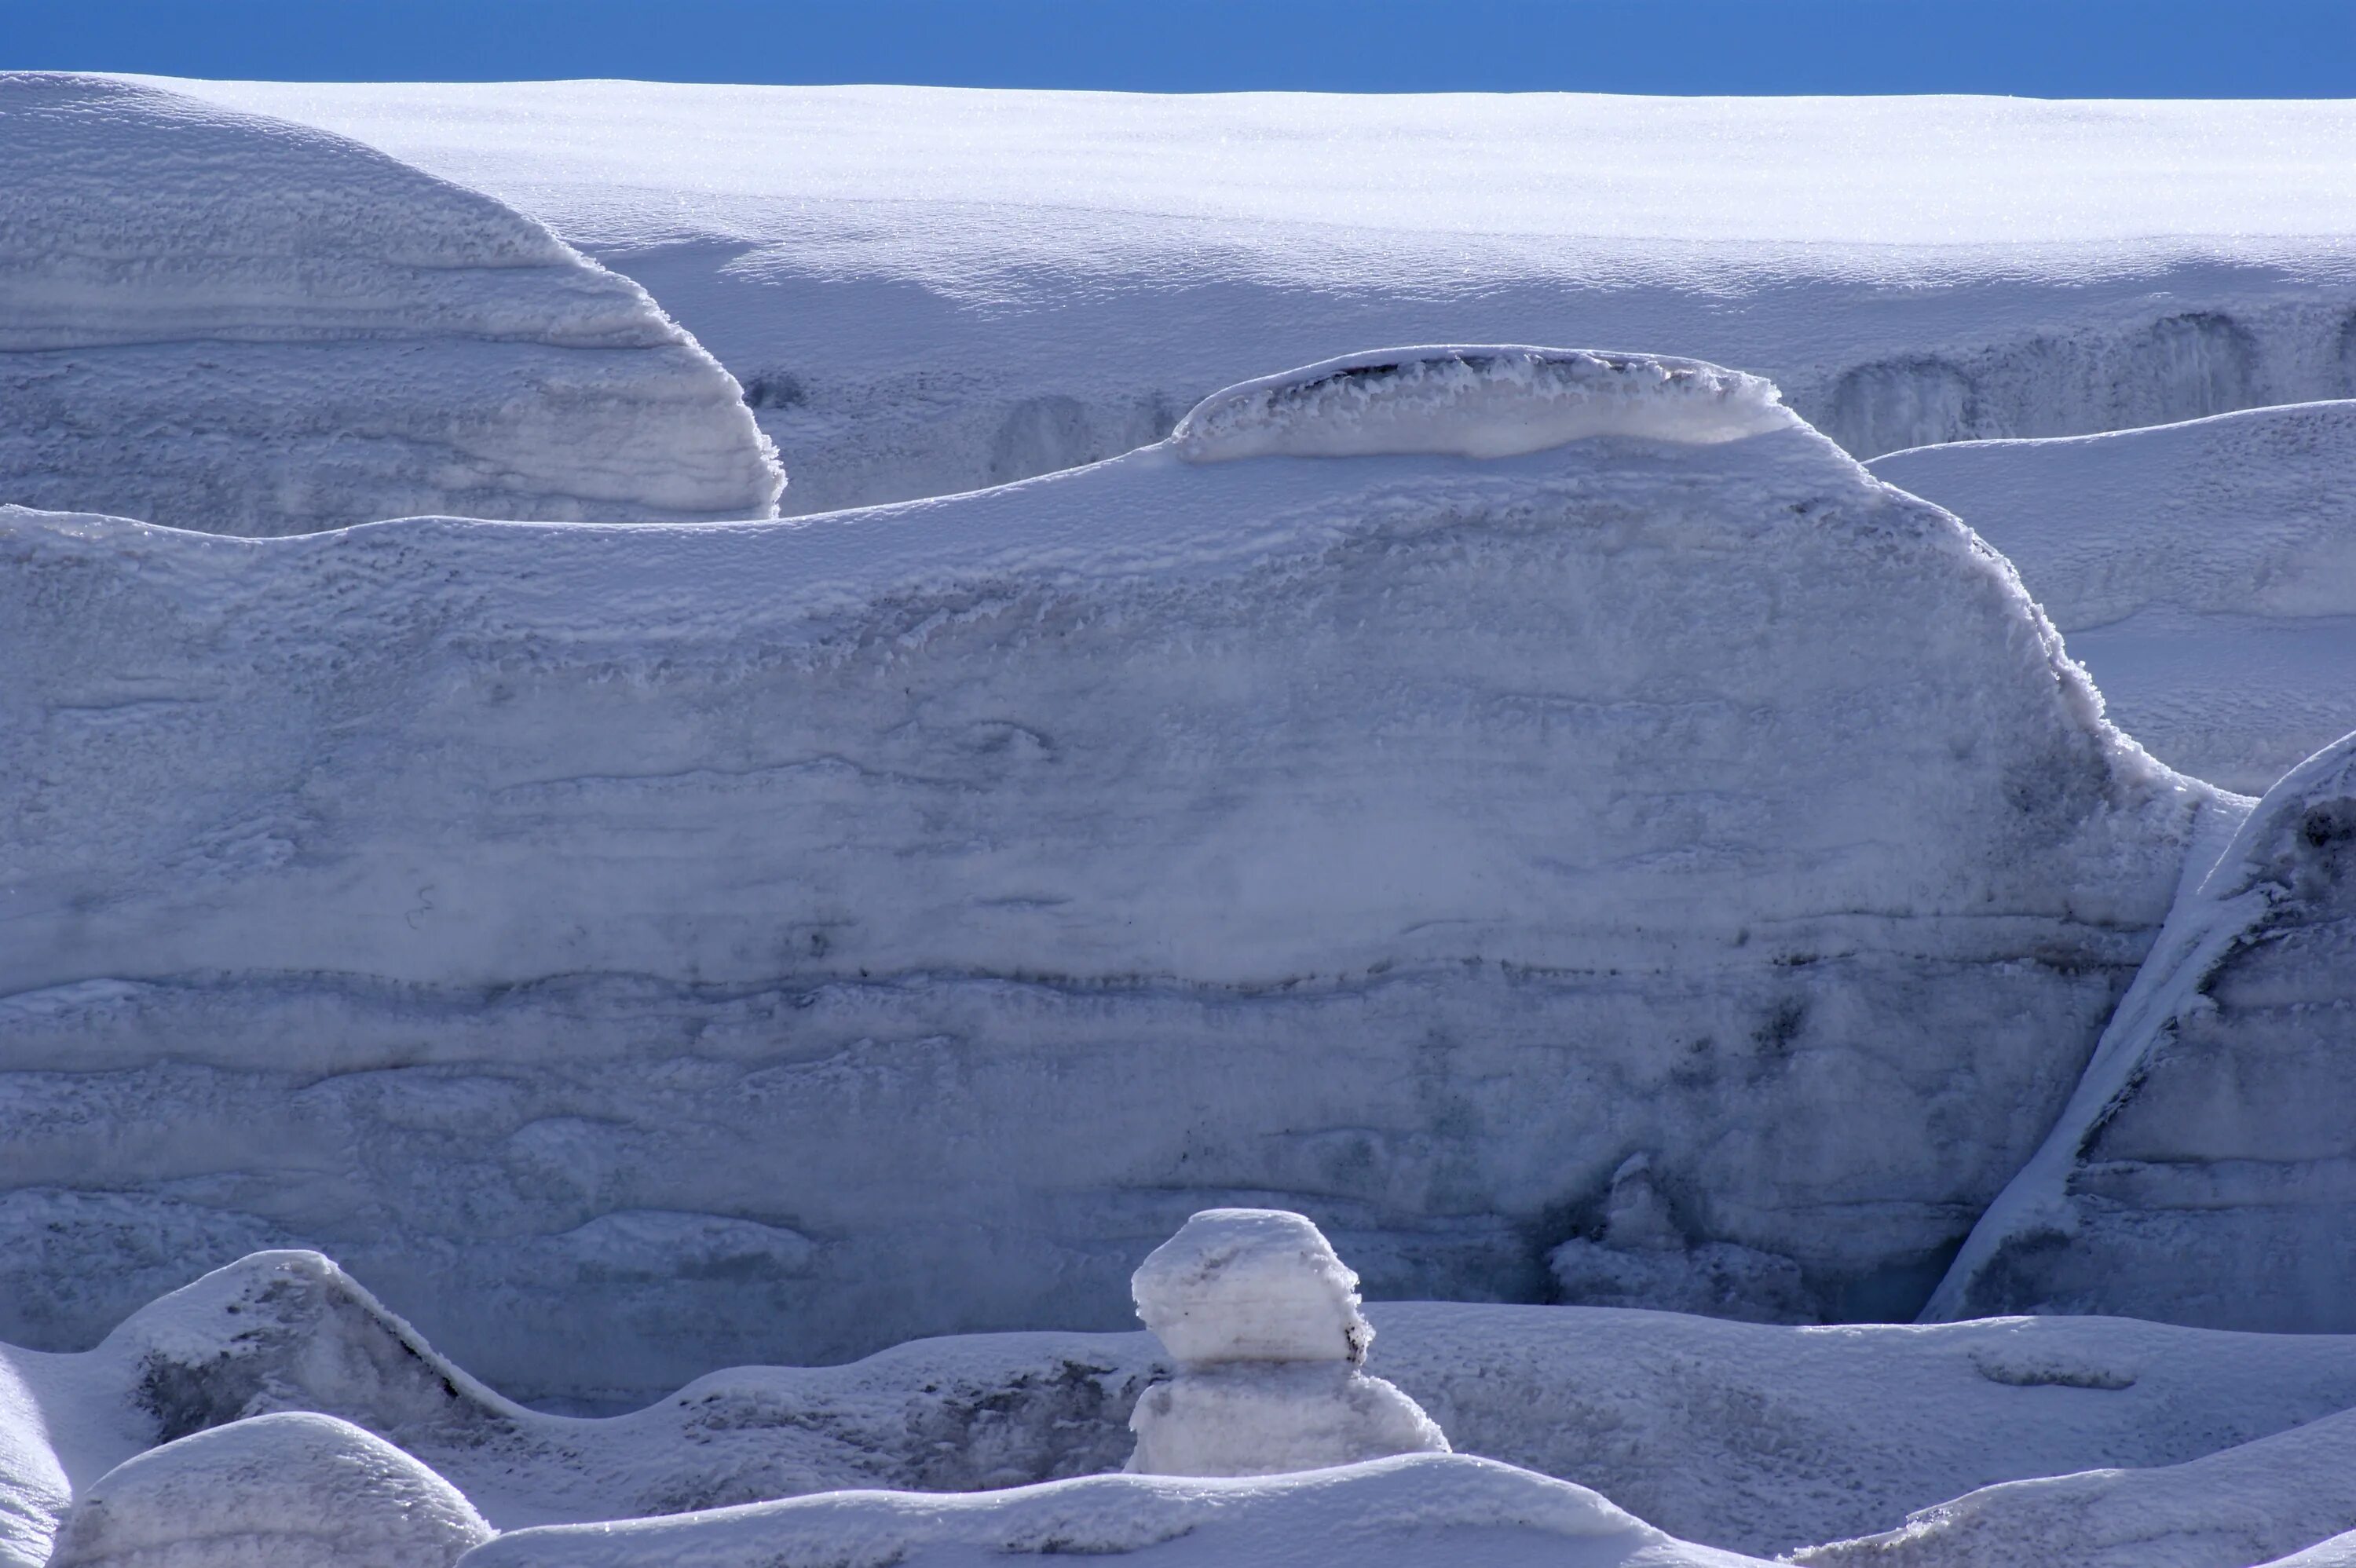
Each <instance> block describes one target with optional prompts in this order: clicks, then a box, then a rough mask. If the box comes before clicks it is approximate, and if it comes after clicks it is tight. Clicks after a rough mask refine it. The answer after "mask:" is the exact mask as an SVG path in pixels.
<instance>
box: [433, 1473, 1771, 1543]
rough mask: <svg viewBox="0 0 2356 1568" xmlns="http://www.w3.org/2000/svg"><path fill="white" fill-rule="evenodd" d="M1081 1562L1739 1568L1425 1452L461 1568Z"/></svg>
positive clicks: (556, 1538) (1095, 1484)
mask: <svg viewBox="0 0 2356 1568" xmlns="http://www.w3.org/2000/svg"><path fill="white" fill-rule="evenodd" d="M1071 1555H1081V1556H1086V1557H1088V1558H1090V1559H1092V1560H1093V1559H1102V1558H1108V1557H1129V1558H1132V1559H1135V1560H1138V1561H1141V1562H1142V1563H1151V1564H1154V1565H1155V1568H1162V1565H1167V1568H1198V1565H1199V1568H1226V1565H1228V1564H1233V1563H1252V1564H1254V1565H1255V1568H1327V1565H1329V1564H1333V1563H1351V1564H1353V1565H1355V1568H1425V1565H1427V1564H1430V1563H1467V1562H1478V1563H1483V1564H1484V1565H1488V1568H1538V1565H1539V1564H1545V1565H1547V1568H1618V1565H1621V1564H1626V1565H1628V1568H1737V1565H1740V1564H1752V1563H1757V1562H1758V1559H1755V1558H1749V1557H1741V1556H1738V1555H1736V1554H1734V1553H1732V1552H1719V1551H1714V1550H1712V1549H1711V1548H1708V1547H1705V1546H1695V1545H1692V1544H1689V1543H1687V1542H1685V1541H1676V1540H1674V1539H1672V1538H1671V1537H1669V1536H1667V1535H1665V1534H1664V1533H1662V1532H1661V1531H1657V1530H1655V1529H1653V1528H1652V1527H1651V1526H1649V1525H1647V1524H1645V1523H1644V1522H1643V1521H1642V1520H1638V1519H1636V1518H1634V1517H1633V1515H1630V1514H1628V1513H1625V1512H1623V1511H1622V1510H1621V1509H1617V1508H1614V1507H1613V1506H1612V1504H1611V1503H1609V1502H1607V1501H1606V1500H1604V1499H1602V1498H1601V1497H1599V1496H1597V1495H1596V1494H1595V1493H1593V1492H1590V1491H1589V1490H1587V1489H1586V1488H1583V1487H1577V1486H1572V1485H1570V1484H1569V1483H1567V1482H1563V1481H1555V1480H1548V1479H1547V1478H1546V1477H1541V1476H1534V1475H1531V1474H1530V1473H1528V1472H1527V1471H1525V1470H1516V1469H1514V1468H1512V1467H1509V1466H1505V1465H1500V1464H1496V1463H1494V1461H1490V1460H1485V1459H1470V1458H1460V1457H1455V1456H1440V1455H1418V1456H1410V1457H1406V1458H1397V1459H1386V1460H1377V1461H1376V1462H1374V1463H1371V1464H1366V1465H1355V1466H1351V1467H1346V1468H1341V1469H1333V1470H1322V1471H1317V1472H1314V1473H1312V1474H1308V1475H1300V1476H1287V1477H1278V1478H1247V1479H1231V1478H1183V1479H1181V1478H1176V1477H1144V1476H1096V1477H1086V1478H1083V1479H1077V1480H1070V1481H1057V1482H1053V1483H1050V1484H1048V1485H1045V1486H1040V1487H1024V1488H1016V1489H1013V1490H1009V1491H1001V1492H988V1493H983V1494H980V1495H979V1496H969V1497H958V1498H943V1497H931V1496H924V1495H918V1494H910V1493H905V1492H881V1491H867V1492H837V1493H833V1494H830V1495H828V1496H824V1497H814V1498H800V1499H794V1500H791V1501H787V1502H776V1503H759V1504H754V1505H752V1506H749V1507H744V1508H734V1509H720V1510H717V1511H714V1512H711V1513H701V1514H686V1515H682V1516H680V1517H678V1518H675V1519H657V1520H629V1521H627V1522H625V1523H619V1524H611V1525H594V1526H587V1527H583V1526H569V1527H552V1528H548V1529H542V1530H523V1531H514V1532H513V1533H511V1534H508V1535H503V1536H501V1537H499V1538H498V1540H497V1541H493V1542H491V1543H490V1544H489V1545H487V1546H481V1547H477V1549H476V1550H475V1551H474V1552H471V1553H469V1554H468V1555H467V1556H466V1559H465V1562H466V1568H537V1565H541V1564H546V1565H547V1568H657V1565H662V1568H670V1565H672V1564H678V1563H695V1564H697V1568H755V1565H758V1568H819V1565H820V1564H829V1565H833V1564H847V1565H857V1568H882V1565H883V1564H886V1563H905V1564H907V1565H908V1568H934V1565H938V1568H947V1565H948V1564H951V1563H974V1562H981V1561H988V1562H1003V1561H1005V1560H1007V1559H1009V1558H1022V1557H1054V1558H1057V1559H1058V1560H1061V1559H1062V1558H1065V1557H1067V1556H1071Z"/></svg>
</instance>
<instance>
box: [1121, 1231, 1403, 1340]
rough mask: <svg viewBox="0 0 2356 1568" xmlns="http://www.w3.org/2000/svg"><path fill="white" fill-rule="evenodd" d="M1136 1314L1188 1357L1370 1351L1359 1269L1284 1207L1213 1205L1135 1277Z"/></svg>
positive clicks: (1155, 1253)
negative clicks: (1360, 1297)
mask: <svg viewBox="0 0 2356 1568" xmlns="http://www.w3.org/2000/svg"><path fill="white" fill-rule="evenodd" d="M1130 1293H1131V1294H1132V1295H1133V1296H1135V1297H1136V1300H1137V1315H1138V1317H1141V1318H1142V1319H1144V1321H1145V1326H1146V1327H1147V1328H1151V1329H1152V1330H1153V1333H1154V1337H1155V1338H1156V1339H1160V1340H1161V1341H1162V1344H1163V1345H1164V1346H1166V1347H1167V1348H1168V1349H1169V1351H1170V1353H1171V1354H1172V1355H1173V1356H1174V1357H1176V1358H1177V1359H1178V1360H1180V1361H1181V1362H1183V1363H1186V1364H1189V1365H1201V1364H1205V1363H1210V1362H1221V1361H1345V1362H1348V1363H1350V1364H1352V1365H1355V1364H1356V1363H1358V1362H1360V1361H1363V1360H1365V1359H1366V1347H1367V1346H1368V1345H1370V1344H1372V1343H1373V1342H1374V1338H1375V1330H1374V1328H1373V1326H1372V1325H1371V1324H1369V1323H1368V1322H1367V1321H1366V1320H1365V1317H1363V1316H1361V1315H1360V1313H1359V1311H1358V1276H1357V1275H1355V1273H1353V1272H1352V1271H1351V1270H1350V1268H1349V1267H1348V1266H1347V1265H1346V1264H1344V1263H1343V1262H1342V1260H1341V1258H1340V1257H1339V1256H1337V1255H1336V1254H1335V1253H1334V1251H1333V1243H1330V1242H1328V1241H1327V1240H1326V1239H1325V1235H1324V1232H1322V1231H1320V1230H1318V1228H1317V1227H1316V1226H1315V1225H1313V1224H1312V1223H1311V1222H1310V1221H1309V1220H1308V1219H1307V1218H1306V1217H1304V1216H1302V1215H1300V1214H1292V1213H1287V1212H1286V1211H1282V1210H1279V1209H1205V1210H1204V1211H1202V1212H1201V1213H1199V1214H1196V1215H1195V1216H1194V1218H1192V1219H1190V1220H1188V1221H1186V1222H1185V1223H1184V1224H1183V1225H1182V1226H1180V1227H1179V1228H1178V1233H1177V1234H1176V1235H1174V1236H1173V1237H1171V1238H1170V1239H1169V1240H1168V1241H1166V1242H1164V1243H1162V1244H1161V1245H1160V1246H1159V1247H1156V1248H1155V1249H1154V1250H1153V1252H1152V1254H1151V1256H1149V1257H1148V1258H1147V1259H1146V1260H1145V1262H1144V1263H1142V1264H1139V1265H1138V1270H1137V1273H1136V1274H1135V1275H1133V1276H1131V1278H1130Z"/></svg>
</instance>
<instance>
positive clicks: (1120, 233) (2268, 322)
mask: <svg viewBox="0 0 2356 1568" xmlns="http://www.w3.org/2000/svg"><path fill="white" fill-rule="evenodd" d="M176 85H177V86H179V87H181V88H183V89H184V90H185V91H188V92H191V93H195V94H198V95H201V96H205V97H207V98H209V99H212V100H214V101H221V102H227V103H232V104H237V105H239V106H241V107H245V108H250V109H258V110H262V111H263V112H270V113H274V114H283V115H286V116H288V117H291V118H295V119H299V120H303V121H305V122H306V123H314V124H318V125H323V126H326V127H328V128H330V129H333V130H336V131H339V132H341V133H345V134H348V135H351V136H355V137H358V138H359V139H361V140H363V141H367V142H369V143H370V144H374V145H376V146H380V147H382V148H384V149H386V150H387V151H389V152H391V153H392V154H393V155H395V156H397V157H400V158H402V159H404V160H406V161H408V162H411V163H413V164H416V165H418V166H420V167H423V168H427V169H431V170H433V171H434V173H436V174H439V175H442V176H444V177H446V178H450V179H455V180H457V181H460V182H461V183H463V184H466V185H467V186H470V187H475V188H477V189H481V190H486V191H489V192H491V193H493V194H495V195H497V196H498V197H499V198H500V199H502V200H504V201H507V202H509V203H510V204H511V205H513V206H515V207H516V208H519V210H521V211H524V212H528V213H530V214H531V215H532V216H533V217H535V218H537V219H540V220H541V221H542V222H545V223H547V224H548V225H549V226H550V227H551V228H552V229H554V230H555V231H556V232H557V233H559V234H561V235H562V236H563V237H564V238H565V239H566V240H569V241H571V242H572V243H573V244H575V245H578V246H580V247H582V248H583V249H584V250H585V251H588V252H589V253H590V254H592V255H594V256H596V257H598V258H599V259H600V260H602V261H605V262H606V263H607V264H608V265H610V266H612V267H614V268H616V270H617V271H620V272H626V273H627V274H628V275H629V276H631V277H633V278H636V279H637V281H638V282H640V283H644V284H645V285H646V286H647V287H648V289H650V290H651V291H652V292H653V293H654V294H655V297H657V298H658V299H659V300H661V301H662V302H663V305H664V307H665V308H666V309H668V310H669V311H670V312H671V313H672V314H673V315H676V316H677V317H678V318H679V319H680V321H681V322H682V323H684V324H685V325H687V326H688V327H689V328H690V329H691V330H692V331H693V332H694V333H695V335H696V336H697V337H698V338H699V339H700V340H701V342H702V343H703V344H704V346H705V347H708V348H710V349H711V350H712V352H713V353H714V354H715V355H717V356H718V357H720V358H721V360H722V361H723V363H724V364H726V365H727V366H728V368H730V370H732V371H733V372H734V374H735V375H736V377H737V379H739V380H740V381H742V382H743V383H744V389H745V394H746V397H747V399H748V400H749V402H750V403H751V406H752V408H753V411H754V413H755V417H757V418H758V419H759V421H760V422H761V426H762V428H763V429H764V430H765V431H766V432H768V433H769V434H770V435H771V436H772V437H774V438H775V439H776V443H777V444H778V447H779V449H780V450H781V451H782V452H783V453H785V456H786V462H787V467H788V468H789V469H790V470H791V471H792V473H793V475H794V483H793V487H792V488H791V489H790V490H789V491H788V492H787V496H786V498H785V501H786V506H787V509H789V510H791V511H794V512H798V513H808V512H816V511H824V510H829V509H832V508H835V507H851V506H862V505H867V504H870V503H873V502H879V501H892V500H899V499H904V498H907V497H911V496H926V495H940V494H946V493H948V492H950V491H956V490H965V489H971V488H973V487H975V486H978V485H992V484H1000V483H1003V482H1006V481H1008V480H1013V479H1021V478H1024V477H1027V476H1030V475H1037V474H1042V473H1045V472H1048V471H1050V470H1053V469H1058V468H1064V467H1069V466H1071V465H1074V464H1081V463H1087V462H1092V461H1095V460H1098V459H1100V458H1104V457H1109V456H1112V455H1114V454H1116V453H1121V452H1125V451H1127V450H1129V449H1130V448H1131V447H1135V446H1138V445H1141V444H1143V443H1147V442H1151V441H1155V440H1158V439H1160V438H1161V437H1162V436H1163V435H1165V434H1167V433H1168V432H1169V430H1170V428H1171V426H1172V424H1173V421H1175V420H1176V419H1177V418H1178V416H1179V415H1180V414H1181V413H1183V411H1185V410H1186V409H1187V408H1188V407H1190V406H1191V405H1192V404H1194V402H1195V401H1196V400H1199V399H1201V398H1203V397H1205V396H1206V395H1208V394H1209V393H1210V392H1212V391H1213V390H1215V389H1217V388H1219V387H1221V386H1224V385H1226V384H1229V383H1232V382H1235V381H1237V380H1240V379H1244V378H1246V377H1248V376H1252V375H1256V374H1258V373H1259V372H1260V371H1262V370H1264V369H1266V368H1268V367H1269V365H1271V364H1277V365H1282V364H1301V363H1306V362H1309V361H1312V360H1315V359H1320V358H1323V357H1326V356H1329V355H1333V354H1338V353H1342V352H1345V351H1347V350H1350V349H1354V348H1357V347H1363V346H1364V345H1365V344H1368V343H1397V342H1401V341H1418V340H1420V341H1427V342H1448V341H1458V342H1462V341H1481V340H1492V339H1520V340H1524V341H1527V340H1530V339H1536V340H1537V341H1542V342H1543V341H1554V342H1574V343H1607V344H1614V345H1619V346H1622V347H1634V346H1642V347H1646V348H1651V349H1657V350H1663V351H1668V352H1675V353H1679V354H1688V355H1695V356H1698V357H1702V358H1705V359H1708V360H1711V361H1713V362H1716V363H1718V364H1722V365H1731V366H1737V367H1740V368H1744V369H1748V370H1752V371H1756V372H1759V373H1761V374H1764V375H1767V376H1770V377H1772V379H1774V380H1775V381H1776V383H1777V384H1778V385H1779V386H1781V387H1782V388H1783V393H1784V397H1785V399H1786V400H1787V401H1788V402H1790V403H1791V405H1792V406H1793V407H1794V408H1795V409H1797V410H1798V411H1800V412H1801V413H1802V414H1804V415H1805V416H1806V417H1807V418H1808V419H1809V420H1810V421H1812V422H1814V423H1815V425H1816V426H1817V427H1818V428H1819V429H1821V430H1823V431H1824V432H1826V434H1828V435H1830V436H1831V437H1832V438H1833V439H1834V440H1835V441H1837V442H1838V443H1841V444H1842V445H1843V446H1844V447H1846V448H1847V450H1849V451H1850V452H1852V453H1857V454H1858V455H1859V456H1869V455H1872V454H1875V453H1884V452H1889V451H1892V450H1895V449H1898V448H1902V447H1911V446H1920V445H1923V444H1926V443H1933V442H1951V441H1957V440H1964V439H1981V438H1987V437H2013V436H2020V437H2027V436H2053V435H2066V434H2073V433H2079V432H2092V431H2104V430H2115V429H2121V428H2126V427H2132V426H2139V425H2148V424H2155V423H2158V422H2161V421H2171V420H2185V419H2192V418H2196V417H2200V416H2203V415H2208V414H2214V413H2220V412H2223V411H2228V410H2233V409H2240V408H2246V407H2250V406H2253V405H2256V404H2264V403H2281V402H2293V401H2299V400H2313V399H2321V398H2342V397H2356V224H2351V214H2356V108H2351V106H2350V105H2349V104H2346V103H2339V102H2312V103H2289V102H2276V103H2214V102H2212V103H2184V102H2133V101H2102V102H2075V103H2073V102H2039V101H2028V100H2019V99H1987V98H1963V97H1953V98H1908V99H1902V100H1901V99H1870V98H1865V99H1804V100H1761V99H1667V98H1658V99H1655V98H1634V97H1622V96H1604V95H1588V94H1563V93H1525V94H1479V93H1465V94H1453V95H1436V94H1426V95H1420V96H1391V95H1382V94H1315V93H1253V94H1229V95H1224V96H1213V97H1199V96H1198V97H1184V96H1156V95H1152V94H1142V93H1076V92H1014V91H948V90H940V89H923V88H882V87H870V88H789V87H709V86H677V85H665V84H658V83H646V82H563V83H514V82H509V83H498V84H481V85H431V84H349V85H343V84H316V83H271V82H185V83H178V84H176Z"/></svg>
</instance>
